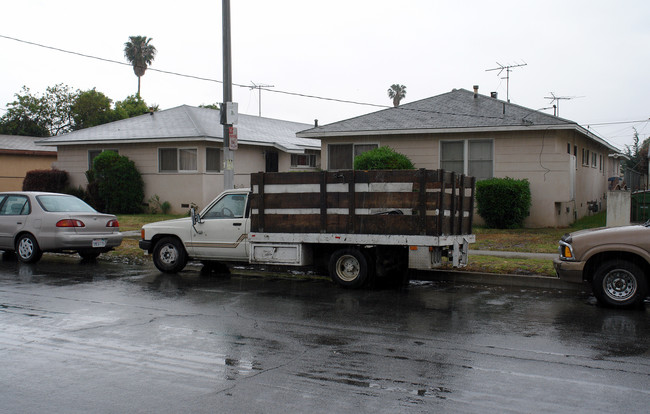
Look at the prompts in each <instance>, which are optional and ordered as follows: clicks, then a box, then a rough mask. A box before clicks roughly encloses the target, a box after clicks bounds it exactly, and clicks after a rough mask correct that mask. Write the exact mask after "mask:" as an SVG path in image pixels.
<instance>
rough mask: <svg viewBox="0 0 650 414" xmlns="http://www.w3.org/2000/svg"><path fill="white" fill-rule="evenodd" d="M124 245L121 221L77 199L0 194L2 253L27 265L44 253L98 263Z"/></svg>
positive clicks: (59, 195)
mask: <svg viewBox="0 0 650 414" xmlns="http://www.w3.org/2000/svg"><path fill="white" fill-rule="evenodd" d="M121 243H122V233H120V225H119V223H118V221H117V217H115V216H114V215H112V214H103V213H99V212H97V211H96V210H95V209H94V208H92V207H91V206H89V205H88V204H86V203H85V202H83V201H82V200H80V199H78V198H77V197H74V196H71V195H67V194H58V193H44V192H32V191H16V192H6V193H0V250H5V251H15V252H16V255H17V256H18V259H19V260H20V261H22V262H25V263H35V262H37V261H38V260H39V259H40V258H41V256H42V254H43V252H62V253H78V254H79V255H80V256H81V257H82V258H84V259H94V258H96V257H97V256H99V255H100V254H101V253H104V252H107V251H110V250H112V249H114V248H115V247H117V246H119V245H120V244H121Z"/></svg>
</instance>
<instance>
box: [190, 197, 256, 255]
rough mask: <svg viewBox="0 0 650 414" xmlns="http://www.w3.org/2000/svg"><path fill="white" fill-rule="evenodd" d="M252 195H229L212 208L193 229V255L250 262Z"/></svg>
mask: <svg viewBox="0 0 650 414" xmlns="http://www.w3.org/2000/svg"><path fill="white" fill-rule="evenodd" d="M247 202H248V193H246V192H243V193H237V194H232V193H231V194H225V195H224V196H223V197H221V198H219V199H218V200H217V201H216V202H215V203H214V204H212V205H211V206H209V207H208V209H207V210H206V211H205V212H203V215H202V216H201V222H200V223H197V224H196V225H195V226H194V229H193V230H192V242H191V245H190V246H188V247H189V248H190V251H191V252H190V254H191V255H192V256H193V257H196V258H197V259H205V260H224V261H225V260H228V261H245V260H247V259H248V243H247V239H246V238H247V236H248V227H249V220H248V214H247Z"/></svg>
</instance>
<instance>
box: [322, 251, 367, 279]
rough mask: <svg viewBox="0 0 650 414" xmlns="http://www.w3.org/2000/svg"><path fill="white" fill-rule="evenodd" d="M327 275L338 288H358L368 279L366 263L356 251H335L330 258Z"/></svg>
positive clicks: (363, 257)
mask: <svg viewBox="0 0 650 414" xmlns="http://www.w3.org/2000/svg"><path fill="white" fill-rule="evenodd" d="M329 274H330V277H331V278H332V280H333V281H334V282H336V283H337V284H339V285H340V286H343V287H347V288H359V287H361V286H363V284H364V283H365V282H366V279H367V278H368V261H367V260H366V257H365V256H364V255H363V253H361V252H360V251H359V250H357V249H341V250H337V251H336V252H334V254H332V256H331V257H330V263H329Z"/></svg>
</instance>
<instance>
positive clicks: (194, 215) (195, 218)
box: [190, 207, 201, 225]
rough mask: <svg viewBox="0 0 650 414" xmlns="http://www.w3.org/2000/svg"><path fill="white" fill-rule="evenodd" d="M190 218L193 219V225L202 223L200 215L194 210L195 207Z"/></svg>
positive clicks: (191, 210)
mask: <svg viewBox="0 0 650 414" xmlns="http://www.w3.org/2000/svg"><path fill="white" fill-rule="evenodd" d="M190 216H191V217H192V225H195V224H196V223H200V222H201V217H200V216H199V215H198V214H196V210H194V207H192V208H191V209H190Z"/></svg>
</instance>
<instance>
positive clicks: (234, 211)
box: [202, 194, 246, 220]
mask: <svg viewBox="0 0 650 414" xmlns="http://www.w3.org/2000/svg"><path fill="white" fill-rule="evenodd" d="M245 209H246V196H245V195H244V194H228V195H226V196H225V197H223V198H221V199H220V200H219V201H217V202H216V203H215V204H214V205H213V206H212V207H211V208H210V209H209V210H208V211H207V212H206V213H205V214H204V215H203V217H202V219H204V220H212V219H233V218H243V217H244V212H245Z"/></svg>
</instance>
